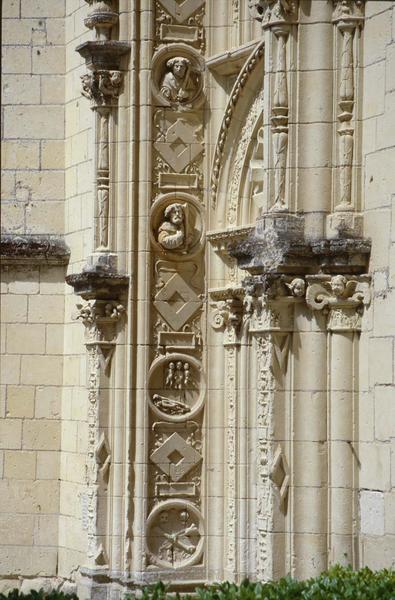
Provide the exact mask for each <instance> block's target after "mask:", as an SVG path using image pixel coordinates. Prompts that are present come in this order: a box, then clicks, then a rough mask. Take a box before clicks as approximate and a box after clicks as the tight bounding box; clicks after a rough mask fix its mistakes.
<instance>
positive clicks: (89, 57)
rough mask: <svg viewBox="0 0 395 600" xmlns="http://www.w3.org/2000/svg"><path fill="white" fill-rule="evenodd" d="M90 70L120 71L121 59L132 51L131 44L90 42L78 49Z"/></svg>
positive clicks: (104, 41)
mask: <svg viewBox="0 0 395 600" xmlns="http://www.w3.org/2000/svg"><path fill="white" fill-rule="evenodd" d="M76 51H77V52H78V53H79V54H80V55H81V56H82V57H83V58H84V59H85V63H86V66H87V67H88V68H89V69H110V70H117V69H119V65H120V61H121V57H122V56H124V55H125V54H127V53H128V52H129V51H130V44H129V42H121V41H118V40H90V41H88V42H84V43H83V44H80V45H79V46H77V47H76Z"/></svg>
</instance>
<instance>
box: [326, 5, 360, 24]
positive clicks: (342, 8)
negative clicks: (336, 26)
mask: <svg viewBox="0 0 395 600" xmlns="http://www.w3.org/2000/svg"><path fill="white" fill-rule="evenodd" d="M333 4H334V10H333V21H334V22H335V23H336V22H339V21H353V20H354V21H355V20H356V21H361V20H362V19H363V18H364V7H365V0H333Z"/></svg>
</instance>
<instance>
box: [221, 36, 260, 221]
mask: <svg viewBox="0 0 395 600" xmlns="http://www.w3.org/2000/svg"><path fill="white" fill-rule="evenodd" d="M263 54H264V41H263V40H262V41H260V42H259V43H258V44H257V45H256V46H255V48H254V50H253V51H252V52H251V54H250V56H249V57H248V59H247V60H246V62H245V64H244V66H243V68H242V69H241V71H240V73H239V75H238V77H237V79H236V81H235V84H234V86H233V88H232V91H231V93H230V96H229V101H228V104H227V106H226V109H225V113H224V117H223V119H222V123H221V127H220V130H219V134H218V138H217V142H216V145H215V151H214V161H213V167H212V173H211V206H212V208H213V209H216V208H217V205H218V192H219V183H220V179H221V175H222V172H223V167H224V158H225V157H226V156H227V149H229V151H230V145H231V140H232V136H231V135H230V133H231V132H232V130H234V129H235V125H234V124H235V119H234V117H235V114H236V108H237V105H238V102H239V100H240V98H241V96H242V95H243V92H244V91H245V90H246V89H250V90H251V91H255V90H256V92H257V93H258V91H259V89H261V87H262V85H261V84H262V82H261V77H258V78H257V80H256V81H254V84H253V85H251V86H247V83H248V82H249V81H250V80H251V77H252V75H253V74H256V72H257V70H258V67H259V66H261V67H262V59H263ZM261 75H262V80H263V68H262V74H261ZM250 104H251V102H248V103H247V105H248V106H250ZM237 126H240V123H239V122H238V123H237Z"/></svg>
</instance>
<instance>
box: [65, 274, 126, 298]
mask: <svg viewBox="0 0 395 600" xmlns="http://www.w3.org/2000/svg"><path fill="white" fill-rule="evenodd" d="M66 283H68V284H69V285H71V286H72V287H73V288H74V293H75V294H77V295H78V296H81V297H82V298H84V300H92V299H95V300H107V299H108V300H114V299H116V298H118V297H119V296H120V295H121V294H122V292H124V291H125V290H126V288H127V286H128V283H129V277H128V276H127V275H122V274H120V273H116V272H111V271H109V272H104V271H103V272H100V271H82V272H81V273H72V274H71V275H67V277H66Z"/></svg>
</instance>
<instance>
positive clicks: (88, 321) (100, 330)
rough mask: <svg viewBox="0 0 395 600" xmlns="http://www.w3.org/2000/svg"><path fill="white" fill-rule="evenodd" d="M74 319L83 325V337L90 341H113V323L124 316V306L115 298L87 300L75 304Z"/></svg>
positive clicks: (114, 332) (114, 331) (114, 329)
mask: <svg viewBox="0 0 395 600" xmlns="http://www.w3.org/2000/svg"><path fill="white" fill-rule="evenodd" d="M77 309H78V312H77V314H76V316H75V318H76V320H79V321H81V322H82V323H83V324H84V326H85V339H86V342H87V343H89V344H92V343H97V344H101V343H103V342H104V343H114V342H115V337H116V328H115V325H116V323H117V322H118V321H120V319H121V318H122V317H123V316H124V313H125V307H124V306H123V305H122V304H120V303H119V302H118V301H115V300H88V301H87V302H85V303H84V304H77Z"/></svg>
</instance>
